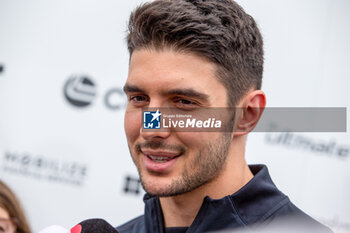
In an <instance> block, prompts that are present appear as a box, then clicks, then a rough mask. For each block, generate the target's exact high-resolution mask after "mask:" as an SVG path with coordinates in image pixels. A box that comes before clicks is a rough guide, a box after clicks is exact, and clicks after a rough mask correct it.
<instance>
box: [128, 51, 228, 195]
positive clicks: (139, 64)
mask: <svg viewBox="0 0 350 233" xmlns="http://www.w3.org/2000/svg"><path fill="white" fill-rule="evenodd" d="M124 91H125V92H126V94H127V96H128V105H127V109H126V113H125V122H124V123H125V124H124V127H125V132H126V136H127V140H128V145H129V149H130V153H131V156H132V159H133V161H134V163H135V165H136V167H137V169H138V171H139V174H140V177H141V182H142V185H143V187H144V189H145V190H146V192H148V193H149V194H152V195H158V196H171V195H177V194H181V193H186V192H189V191H192V190H194V189H196V188H198V187H200V186H201V185H203V184H206V183H208V182H210V181H212V180H213V179H215V178H216V177H217V176H218V175H219V174H220V171H221V170H222V169H223V168H224V164H225V161H226V157H227V154H228V150H229V147H230V144H231V140H232V134H231V133H219V132H178V131H153V132H149V131H148V132H146V131H144V130H142V124H141V122H142V121H141V117H142V114H141V109H142V108H143V107H150V108H161V107H167V108H168V107H169V108H175V109H179V110H186V111H189V112H190V111H191V109H197V108H210V107H227V104H226V103H227V97H226V96H227V91H226V89H225V87H224V86H223V85H222V84H221V83H220V82H219V81H218V79H217V77H216V76H215V65H214V64H213V63H211V62H208V61H207V60H206V59H204V58H201V57H199V56H197V55H194V54H190V53H180V52H174V51H172V50H163V51H155V50H144V49H143V50H138V51H134V52H133V54H132V56H131V60H130V67H129V75H128V79H127V82H126V84H125V87H124Z"/></svg>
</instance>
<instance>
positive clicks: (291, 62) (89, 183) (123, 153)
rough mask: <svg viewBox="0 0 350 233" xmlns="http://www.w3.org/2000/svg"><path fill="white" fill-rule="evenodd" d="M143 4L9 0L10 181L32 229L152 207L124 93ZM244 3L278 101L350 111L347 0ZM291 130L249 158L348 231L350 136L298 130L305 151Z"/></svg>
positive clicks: (4, 112)
mask: <svg viewBox="0 0 350 233" xmlns="http://www.w3.org/2000/svg"><path fill="white" fill-rule="evenodd" d="M140 2H141V1H138V0H129V1H114V0H103V1H101V0H73V1H72V0H61V1H47V0H32V1H26V0H1V1H0V179H2V180H4V181H5V182H6V183H7V184H8V185H9V186H10V187H11V188H12V189H13V190H14V191H15V192H16V193H17V194H18V196H19V198H20V200H21V202H22V204H23V206H24V208H25V210H26V213H27V215H28V218H29V220H30V223H31V225H32V229H33V230H34V232H36V231H38V230H40V229H42V228H43V227H45V226H48V225H51V224H60V225H62V226H64V227H67V228H69V227H71V226H73V225H75V224H76V223H77V222H79V221H81V220H83V219H86V218H91V217H101V218H105V219H106V220H107V221H109V222H110V223H112V224H113V225H118V224H121V223H123V222H125V221H126V220H129V219H131V218H132V217H135V216H137V215H140V214H142V212H143V202H142V196H143V191H142V190H141V187H140V185H139V183H138V181H137V179H138V175H137V172H136V169H135V168H134V166H133V163H132V160H131V159H130V155H129V152H128V149H127V144H126V139H125V136H124V129H123V117H124V104H125V97H124V96H122V95H121V94H120V92H121V87H122V86H123V84H124V82H125V80H126V76H127V69H128V53H127V49H126V44H125V40H124V38H125V36H126V34H125V31H126V24H127V19H128V16H129V13H130V12H131V10H132V9H134V8H135V7H136V6H137V5H138V4H139V3H140ZM238 2H239V3H240V4H241V5H242V6H243V7H244V8H245V9H246V11H247V12H248V13H249V14H251V15H252V16H253V17H254V18H255V19H256V21H257V23H258V25H259V27H260V29H261V31H262V34H263V36H264V42H265V54H266V55H265V72H264V82H263V90H264V91H265V92H266V94H267V98H268V106H273V107H292V106H293V107H349V105H350V102H349V99H350V94H349V93H348V91H347V90H348V88H349V87H350V81H349V80H350V79H349V78H350V77H349V71H348V67H349V64H348V63H349V54H350V46H349V41H350V32H349V28H350V15H349V14H348V12H349V11H350V2H349V1H348V0H285V1H281V0H264V1H261V0H250V1H244V0H240V1H238ZM1 67H2V68H1ZM82 105H85V106H82ZM283 137H286V134H282V133H274V134H268V133H252V134H251V135H250V136H249V137H248V145H247V160H248V162H249V163H265V164H267V165H268V167H269V169H270V172H271V173H272V177H273V179H274V181H275V183H276V184H277V186H278V187H279V188H280V189H281V190H282V191H284V192H285V193H286V194H288V195H289V197H290V198H291V199H292V201H293V202H295V204H296V205H297V206H299V207H300V208H301V209H303V210H304V211H305V212H307V213H308V214H310V215H311V216H313V217H315V218H316V219H318V220H319V221H321V222H323V223H325V224H326V225H328V226H330V227H331V228H332V229H333V230H335V231H336V232H350V220H349V219H350V201H349V197H350V188H349V180H350V179H349V177H350V169H349V168H350V158H349V157H350V142H349V139H350V135H349V133H303V134H300V133H295V134H292V137H303V139H304V140H306V141H307V142H308V145H309V146H307V147H300V146H298V145H293V144H292V145H290V144H287V143H284V140H283ZM289 137H290V136H289Z"/></svg>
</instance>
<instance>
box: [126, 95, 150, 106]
mask: <svg viewBox="0 0 350 233" xmlns="http://www.w3.org/2000/svg"><path fill="white" fill-rule="evenodd" d="M129 101H130V102H131V103H133V104H136V105H140V104H144V103H146V102H147V101H148V98H147V96H143V95H131V96H129Z"/></svg>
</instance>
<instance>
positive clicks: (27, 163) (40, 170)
mask: <svg viewBox="0 0 350 233" xmlns="http://www.w3.org/2000/svg"><path fill="white" fill-rule="evenodd" d="M1 168H2V170H3V171H4V172H6V173H11V174H14V175H19V176H25V177H28V178H32V179H38V180H45V181H49V182H54V183H62V184H68V185H76V186H81V185H84V182H85V179H86V177H87V173H88V167H87V165H86V164H83V163H81V162H76V161H71V160H59V159H53V158H48V157H45V156H42V155H34V154H30V153H16V152H10V151H6V152H5V153H4V154H3V158H2V162H1Z"/></svg>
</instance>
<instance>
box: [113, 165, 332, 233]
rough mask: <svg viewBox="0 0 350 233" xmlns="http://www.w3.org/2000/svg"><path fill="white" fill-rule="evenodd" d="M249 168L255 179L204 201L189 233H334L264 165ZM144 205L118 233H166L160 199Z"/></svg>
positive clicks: (149, 199)
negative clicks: (276, 232) (280, 232)
mask: <svg viewBox="0 0 350 233" xmlns="http://www.w3.org/2000/svg"><path fill="white" fill-rule="evenodd" d="M249 168H250V170H251V171H252V173H253V175H254V178H253V179H251V180H250V181H249V182H248V183H247V184H246V185H245V186H244V187H242V188H241V189H240V190H238V191H237V192H235V193H234V194H232V195H230V196H226V197H224V198H222V199H211V198H210V197H208V196H207V197H205V198H204V201H203V204H202V206H201V208H200V210H199V212H198V214H197V216H196V218H195V219H194V221H193V223H192V224H191V226H190V227H189V228H188V230H187V231H186V233H199V232H217V231H219V230H223V229H230V230H236V231H234V232H237V229H238V230H239V231H240V230H241V229H252V228H251V227H254V226H256V228H255V229H265V228H266V227H270V226H277V227H280V228H283V229H286V231H287V229H288V230H290V229H292V228H295V229H296V230H295V231H290V232H331V231H330V230H329V229H328V228H326V227H325V226H323V225H322V224H320V223H318V222H317V221H316V220H314V219H312V218H311V217H310V216H308V215H307V214H305V213H304V212H302V211H301V210H300V209H298V208H297V207H296V206H295V205H294V204H293V203H292V202H291V201H290V200H289V198H288V197H287V196H286V195H284V194H283V193H282V192H281V191H279V190H278V189H277V187H276V186H275V185H274V183H273V182H272V180H271V178H270V175H269V172H268V170H267V167H266V166H265V165H251V166H249ZM144 202H145V213H144V215H142V216H140V217H138V218H135V219H133V220H131V221H129V222H127V223H125V224H123V225H121V226H119V227H117V228H116V229H117V230H118V232H120V233H164V232H165V230H164V221H163V214H162V209H161V206H160V202H159V199H158V198H157V197H154V196H149V195H147V194H146V195H145V197H144ZM248 227H249V228H248ZM268 231H269V230H267V231H266V232H268ZM225 232H229V231H225ZM230 232H231V231H230ZM232 232H233V231H232ZM288 232H289V231H288Z"/></svg>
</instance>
